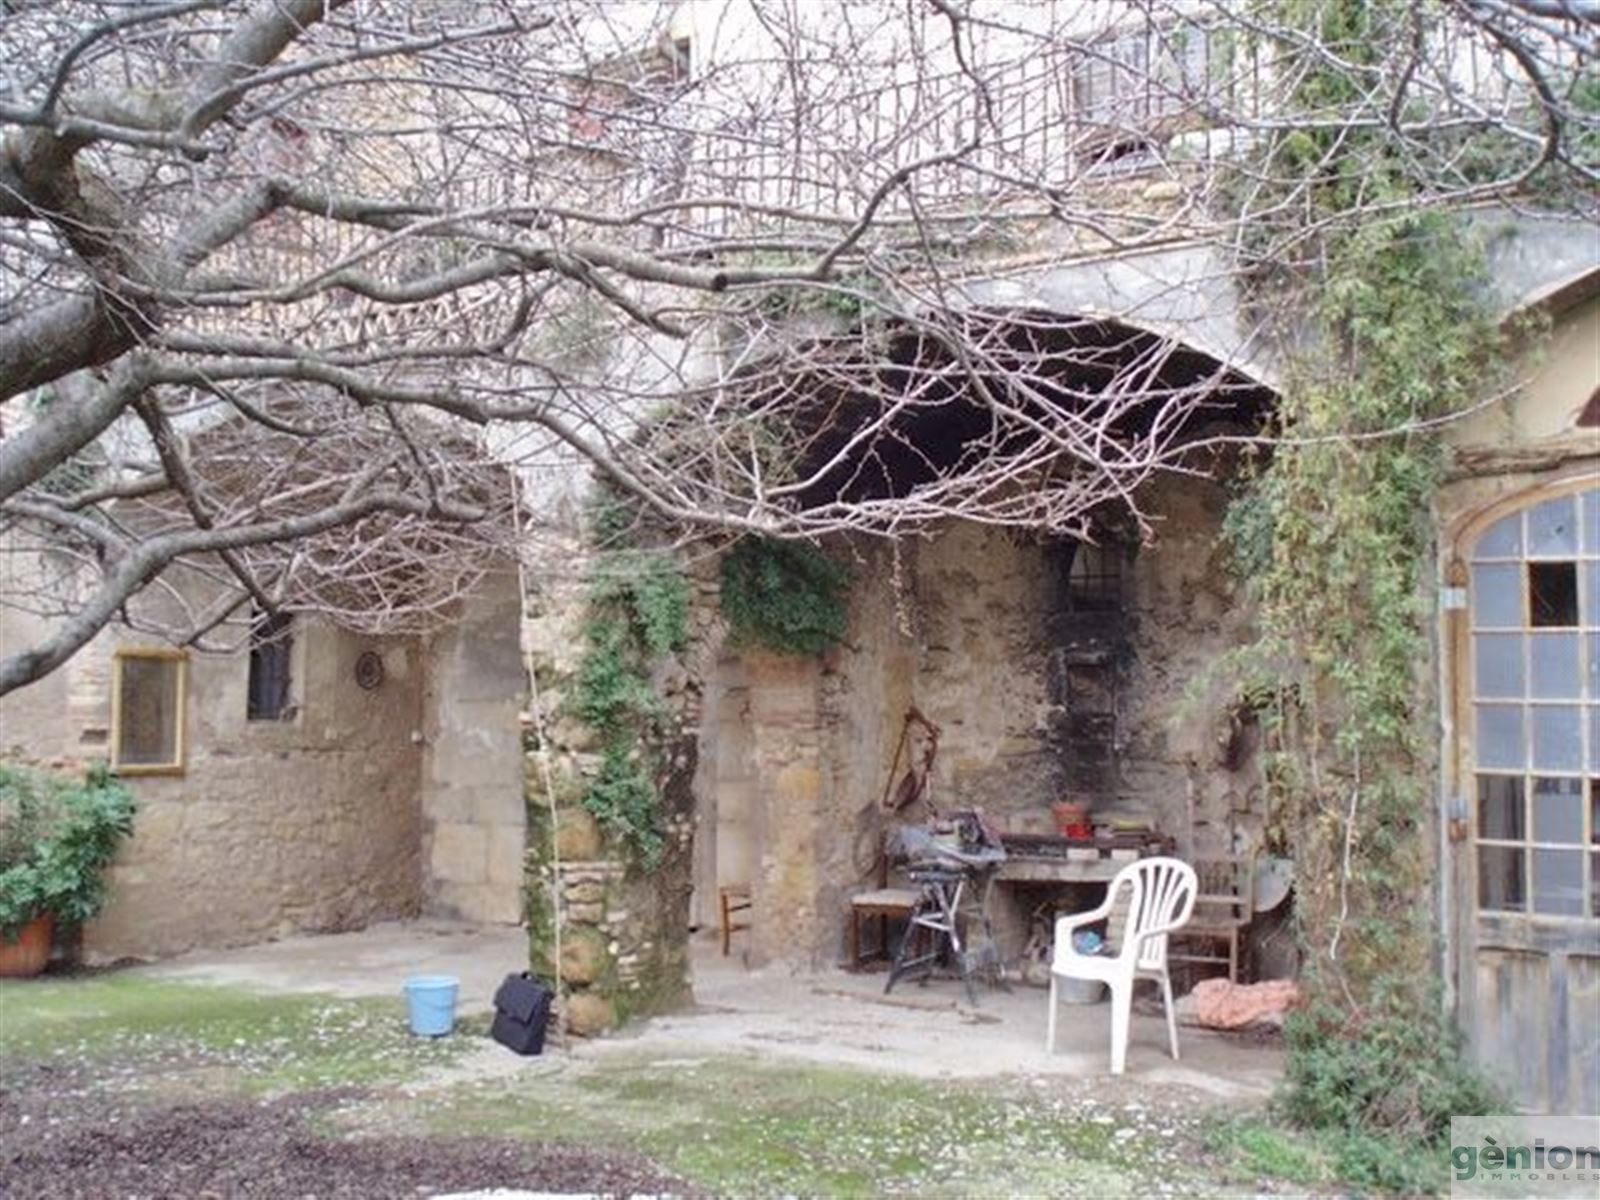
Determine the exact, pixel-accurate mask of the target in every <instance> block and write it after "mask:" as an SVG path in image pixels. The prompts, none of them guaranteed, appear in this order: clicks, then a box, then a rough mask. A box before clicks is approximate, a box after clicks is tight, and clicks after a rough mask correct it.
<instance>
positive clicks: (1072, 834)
mask: <svg viewBox="0 0 1600 1200" xmlns="http://www.w3.org/2000/svg"><path fill="white" fill-rule="evenodd" d="M1050 815H1051V816H1052V817H1054V818H1055V822H1056V830H1057V832H1059V833H1060V834H1061V836H1062V837H1068V838H1088V837H1092V836H1094V830H1093V828H1092V827H1091V826H1090V824H1089V806H1088V805H1087V804H1084V803H1083V802H1082V801H1078V800H1057V801H1056V802H1055V803H1054V804H1052V805H1051V806H1050Z"/></svg>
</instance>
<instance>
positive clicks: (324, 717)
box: [0, 624, 423, 961]
mask: <svg viewBox="0 0 1600 1200" xmlns="http://www.w3.org/2000/svg"><path fill="white" fill-rule="evenodd" d="M118 636H119V635H118V633H117V631H115V630H113V631H108V633H107V634H105V635H103V636H102V638H100V639H99V640H98V641H97V643H96V645H95V646H94V647H92V648H91V649H89V650H86V651H84V652H83V653H82V654H80V656H79V660H82V661H78V660H75V669H73V670H72V671H71V672H70V673H69V674H68V676H67V679H66V680H65V681H64V682H65V687H64V688H63V687H62V685H61V684H57V685H55V686H56V688H57V689H59V690H64V691H67V692H69V694H70V695H71V700H70V702H69V704H68V705H67V706H66V707H65V709H64V710H63V709H57V710H54V711H51V710H50V709H49V708H47V707H46V706H45V705H44V704H42V703H40V702H39V699H38V698H37V697H36V696H35V695H34V689H33V688H25V689H22V690H20V691H18V692H15V693H13V694H12V695H10V696H7V697H6V698H5V700H4V701H3V702H0V726H3V728H4V736H3V745H4V749H5V752H6V753H7V755H8V756H10V757H13V758H16V759H23V760H30V761H34V762H41V763H44V764H46V765H51V766H58V767H60V768H63V769H74V770H75V769H79V768H81V767H82V766H83V765H84V764H85V763H86V762H87V761H88V760H90V759H93V758H101V757H104V755H105V753H106V744H105V743H106V737H107V730H108V729H109V726H110V671H109V660H110V652H111V649H112V647H113V644H114V643H115V642H116V640H117V639H118ZM366 650H376V651H377V652H378V653H379V654H381V656H382V660H383V667H384V680H383V683H382V684H381V685H380V686H379V687H377V688H375V689H373V690H371V691H368V690H365V689H363V688H361V687H360V686H358V684H357V683H356V681H355V677H354V664H355V660H356V658H357V656H358V655H359V654H361V653H362V652H363V651H366ZM422 673H423V651H422V647H421V645H420V644H419V643H418V642H417V641H416V640H415V639H384V640H380V639H367V638H357V637H354V636H352V635H349V634H345V633H341V632H340V631H338V630H335V629H332V628H330V627H328V626H325V625H318V624H307V625H305V626H304V627H303V628H302V629H300V630H299V632H298V636H297V637H296V642H295V654H294V667H293V674H294V678H295V681H296V683H295V693H296V697H297V711H296V712H295V714H294V716H293V718H292V719H290V720H284V721H250V720H247V719H246V704H245V685H246V671H245V670H244V664H243V661H242V656H225V657H219V656H206V655H198V654H196V655H193V656H191V658H190V663H189V702H188V705H187V709H188V713H187V718H188V738H187V742H188V755H187V762H186V764H185V767H184V770H183V773H182V774H178V775H153V776H139V777H136V778H132V779H130V780H129V781H128V782H129V786H130V787H132V789H133V791H134V794H135V796H136V798H137V800H138V803H139V812H138V816H137V818H136V820H135V823H134V834H133V837H132V838H131V839H130V840H129V842H128V843H127V845H126V846H125V847H124V849H123V851H122V853H121V854H120V855H119V856H118V858H117V861H116V863H115V864H114V865H113V867H112V868H111V870H110V873H109V883H110V891H111V900H110V903H109V904H108V906H107V908H106V911H105V913H104V915H103V916H102V917H101V918H100V919H99V920H98V921H95V922H93V923H92V924H91V925H89V926H88V927H87V928H86V929H85V931H84V936H83V950H84V954H85V956H86V957H87V958H88V959H89V960H90V961H96V960H101V961H103V960H114V959H118V958H123V957H128V956H135V957H156V956H161V955H166V954H174V953H177V952H179V951H182V950H186V949H189V948H190V947H193V946H217V945H229V944H234V943H239V942H247V941H252V940H257V939H260V938H264V937H272V936H277V935H280V934H283V933H288V932H291V931H295V930H332V929H347V928H356V927H359V926H361V925H363V924H366V923H368V922H370V921H374V920H381V919H383V918H388V917H399V916H408V915H413V914H415V913H416V912H417V911H418V910H419V907H420V902H421V894H420V885H421V861H420V857H419V854H418V848H419V845H420V837H419V812H418V807H417V777H418V772H419V770H420V768H421V763H422V747H421V745H420V742H419V739H418V738H417V736H416V735H417V733H418V730H419V728H420V718H421V693H422ZM46 682H47V683H49V682H51V681H49V680H47V681H46ZM58 694H59V691H58Z"/></svg>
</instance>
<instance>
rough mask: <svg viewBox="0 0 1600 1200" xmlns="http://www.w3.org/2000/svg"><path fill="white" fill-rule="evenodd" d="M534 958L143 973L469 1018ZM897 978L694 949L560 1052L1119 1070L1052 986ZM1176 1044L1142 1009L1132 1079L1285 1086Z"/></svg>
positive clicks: (249, 950) (443, 950) (980, 1069)
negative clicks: (669, 981)
mask: <svg viewBox="0 0 1600 1200" xmlns="http://www.w3.org/2000/svg"><path fill="white" fill-rule="evenodd" d="M526 961H527V940H526V934H525V933H524V931H522V930H520V929H515V928H507V927H482V926H467V925H453V924H448V923H439V922H395V923H386V924H383V925H378V926H374V927H372V928H370V929H367V930H363V931H360V932H356V933H342V934H329V935H317V936H299V937H291V938H285V939H283V940H281V941H276V942H268V943H263V944H260V945H256V946H249V947H244V948H241V949H235V950H225V951H206V952H195V953H191V954H186V955H183V956H181V957H179V958H174V959H170V960H167V961H165V962H162V963H156V964H151V965H148V966H142V967H138V968H134V969H135V970H136V971H138V972H140V973H144V974H148V975H150V976H152V977H155V978H162V979H174V980H192V981H212V982H217V983H229V984H237V985H243V986H247V987H253V988H260V989H262V990H264V991H272V992H322V993H327V994H331V995H336V996H342V997H359V996H398V995H399V994H400V989H401V984H402V982H403V981H404V979H405V978H406V976H408V975H413V974H450V975H455V976H457V977H458V978H460V980H461V1000H460V1007H461V1011H462V1012H463V1014H468V1015H470V1014H474V1013H482V1012H486V1011H488V1010H489V1008H490V1006H491V1001H492V997H493V994H494V989H495V988H496V987H497V986H498V985H499V983H500V981H501V979H503V978H504V976H505V975H506V974H507V973H508V972H510V971H515V970H519V969H521V968H522V966H523V965H524V964H525V963H526ZM885 978H886V976H885V975H883V974H881V973H878V974H849V973H846V972H843V971H837V970H831V971H821V972H817V973H813V974H803V975H802V974H796V973H794V972H792V971H791V970H789V969H788V968H785V967H765V968H762V969H758V970H748V969H746V968H745V966H744V965H743V964H742V962H741V961H740V959H739V958H738V957H736V956H735V957H731V958H722V957H721V956H720V955H719V954H718V953H717V951H716V948H715V946H713V945H711V944H709V943H702V942H697V944H696V946H695V959H694V995H695V1002H696V1003H695V1006H694V1007H693V1008H692V1009H690V1010H687V1011H684V1012H681V1013H673V1014H669V1015H666V1016H661V1017H656V1018H654V1019H652V1020H649V1021H645V1022H641V1023H639V1024H637V1025H635V1026H632V1027H630V1028H628V1029H626V1030H624V1031H622V1032H620V1033H618V1034H615V1035H613V1036H610V1037H606V1038H601V1039H598V1040H595V1041H582V1040H577V1039H574V1040H573V1041H571V1042H570V1043H569V1044H568V1045H567V1046H566V1047H565V1048H564V1049H563V1048H560V1047H557V1048H555V1049H556V1053H557V1054H566V1055H571V1056H574V1057H577V1058H584V1057H601V1058H603V1057H605V1056H608V1055H614V1054H618V1053H635V1052H638V1051H641V1050H646V1051H649V1052H651V1053H658V1054H672V1053H680V1052H681V1053H684V1054H691V1055H692V1054H696V1053H704V1052H707V1051H716V1052H721V1053H727V1052H730V1051H733V1052H738V1053H743V1054H747V1055H749V1056H751V1057H752V1058H772V1057H777V1058H795V1059H803V1060H805V1061H807V1062H811V1063H815V1064H821V1065H836V1066H851V1067H861V1068H866V1069H870V1070H877V1071H890V1072H898V1073H903V1074H907V1075H911V1076H917V1077H923V1078H948V1079H982V1078H986V1077H997V1076H1006V1075H1020V1076H1038V1077H1081V1078H1085V1079H1087V1078H1094V1077H1104V1076H1107V1075H1108V1072H1109V1062H1108V1038H1109V1024H1110V1021H1109V1013H1108V1009H1107V1007H1106V1005H1105V1004H1103V1003H1102V1004H1097V1005H1087V1006H1070V1005H1067V1006H1063V1009H1062V1017H1061V1026H1060V1045H1059V1049H1058V1052H1057V1053H1056V1054H1054V1055H1047V1054H1046V1052H1045V1046H1044V1040H1045V1021H1046V1015H1047V1014H1046V1008H1047V1002H1046V993H1045V992H1044V991H1043V990H1042V989H1038V988H1031V987H1024V986H1021V985H1013V990H1012V991H1011V992H1009V993H1007V992H1002V991H995V990H991V989H987V988H980V990H979V993H978V1005H977V1007H976V1008H974V1007H971V1006H970V1005H968V1003H967V1002H966V998H965V996H964V995H963V993H962V990H961V986H960V984H959V983H958V982H956V981H955V980H948V979H935V980H932V981H930V982H929V983H928V984H927V985H926V986H921V985H918V984H917V983H915V982H906V983H901V984H897V985H896V987H895V990H894V992H893V994H891V995H889V996H884V995H883V985H884V981H885ZM1179 1042H1180V1047H1181V1050H1182V1059H1181V1061H1177V1062H1174V1061H1173V1060H1172V1059H1171V1058H1170V1057H1168V1055H1167V1051H1166V1030H1165V1023H1164V1021H1163V1020H1162V1018H1161V1017H1159V1016H1148V1015H1139V1013H1138V1012H1137V1009H1136V1013H1135V1016H1134V1019H1133V1039H1132V1045H1131V1047H1130V1050H1129V1055H1128V1073H1127V1077H1126V1083H1127V1084H1128V1085H1131V1086H1138V1087H1141V1088H1142V1087H1149V1088H1153V1089H1156V1090H1160V1089H1162V1088H1166V1087H1169V1086H1173V1085H1179V1086H1182V1087H1185V1088H1189V1089H1193V1090H1194V1091H1196V1092H1199V1093H1203V1094H1206V1095H1209V1096H1212V1097H1215V1098H1217V1099H1218V1100H1220V1101H1223V1102H1228V1101H1234V1102H1239V1103H1244V1104H1249V1103H1254V1102H1258V1101H1261V1100H1263V1099H1265V1098H1266V1097H1267V1096H1268V1095H1269V1094H1270V1093H1271V1091H1272V1089H1273V1088H1274V1087H1275V1086H1276V1084H1277V1082H1278V1080H1279V1078H1280V1077H1281V1073H1282V1061H1283V1060H1282V1053H1281V1051H1280V1050H1279V1049H1277V1048H1276V1047H1275V1046H1270V1045H1262V1044H1259V1043H1257V1042H1254V1041H1252V1040H1249V1039H1243V1038H1239V1037H1235V1036H1229V1035H1222V1034H1217V1033H1212V1032H1209V1031H1206V1030H1201V1029H1196V1028H1189V1027H1181V1028H1180V1030H1179ZM538 1069H540V1060H538V1059H533V1060H524V1059H520V1058H517V1057H516V1056H514V1055H511V1054H508V1053H506V1052H505V1051H504V1050H502V1049H501V1048H500V1047H498V1046H496V1045H494V1044H493V1043H489V1042H486V1043H485V1044H484V1045H483V1046H482V1047H481V1048H480V1049H478V1050H475V1051H474V1052H473V1053H472V1054H470V1055H469V1056H467V1058H466V1059H465V1060H463V1061H462V1062H460V1063H459V1064H457V1065H456V1066H455V1067H453V1068H452V1072H459V1073H460V1074H461V1075H462V1076H465V1077H482V1076H497V1075H505V1074H513V1073H517V1072H521V1071H527V1070H538Z"/></svg>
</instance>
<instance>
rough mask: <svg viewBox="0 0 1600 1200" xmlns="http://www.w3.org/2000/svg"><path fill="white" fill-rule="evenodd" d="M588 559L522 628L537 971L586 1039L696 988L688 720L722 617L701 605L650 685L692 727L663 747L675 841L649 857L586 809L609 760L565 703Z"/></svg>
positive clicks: (666, 810)
mask: <svg viewBox="0 0 1600 1200" xmlns="http://www.w3.org/2000/svg"><path fill="white" fill-rule="evenodd" d="M584 561H585V559H584V555H583V554H582V552H581V551H580V550H579V549H578V548H577V547H576V545H574V546H573V547H572V549H571V552H570V554H569V555H568V556H567V558H566V559H565V565H566V567H567V568H568V569H567V570H566V571H564V572H562V573H560V574H557V575H553V576H551V577H549V578H547V579H545V580H544V581H543V582H542V584H541V586H540V589H539V594H538V595H537V596H535V597H532V598H530V601H529V609H530V611H531V612H532V614H533V615H532V616H531V617H530V618H529V619H528V620H527V622H526V623H525V626H524V638H525V643H526V645H527V646H528V648H529V654H530V660H531V662H532V669H533V671H534V674H535V682H536V685H537V688H536V696H535V699H534V705H533V711H532V712H531V713H530V715H529V719H528V721H527V723H526V728H525V733H524V744H525V752H524V756H523V758H524V765H523V777H524V785H523V796H524V799H525V802H526V805H527V828H528V850H527V855H526V864H525V868H526V889H527V890H526V896H525V905H526V912H527V917H528V935H529V948H530V957H531V960H532V964H533V970H534V972H535V974H537V975H539V976H541V977H542V978H544V979H546V980H550V981H555V982H556V985H557V987H556V990H557V997H558V998H557V1012H558V1015H559V1019H560V1021H561V1023H562V1025H563V1027H564V1028H565V1029H566V1031H567V1032H569V1033H572V1034H576V1035H579V1036H583V1037H590V1036H594V1035H596V1034H600V1033H603V1032H605V1031H606V1030H608V1029H610V1028H612V1027H614V1026H615V1025H617V1024H619V1023H620V1022H622V1021H624V1020H627V1019H628V1018H629V1017H632V1016H637V1015H644V1014H648V1013H652V1012H660V1011H663V1010H666V1009H670V1008H672V1007H674V1006H676V1005H678V1004H680V1003H682V1002H683V1001H684V1000H686V999H687V998H688V995H689V962H688V933H689V894H690V886H691V883H690V864H691V858H692V854H693V841H694V828H693V821H694V791H693V788H692V786H691V783H692V780H693V778H694V776H695V771H696V758H697V743H696V739H695V737H694V733H693V731H694V730H695V729H696V727H697V726H698V724H699V721H700V711H701V710H700V692H701V689H700V685H699V682H698V679H699V672H698V671H695V670H691V669H690V668H689V667H688V666H686V665H685V664H686V662H693V661H695V660H696V658H697V656H698V654H699V653H700V648H701V647H703V646H705V645H707V644H708V643H709V641H710V639H711V638H712V637H713V636H714V631H715V623H714V620H713V618H712V617H711V615H710V612H709V610H708V609H707V607H706V606H705V605H704V604H702V605H700V606H698V607H699V611H698V614H697V618H696V621H695V624H694V627H693V629H692V631H691V639H690V645H689V647H688V648H687V649H686V650H685V651H684V652H683V655H682V657H669V658H668V660H667V661H665V662H663V663H661V664H659V665H658V667H657V670H656V678H655V680H654V687H655V690H656V692H657V693H658V694H659V695H660V696H661V697H662V699H663V700H664V702H665V704H666V705H667V707H668V709H669V711H670V712H671V713H672V714H673V718H674V721H675V723H676V725H677V727H678V728H679V729H682V730H684V731H686V733H685V734H684V735H683V736H680V737H677V738H675V739H673V740H671V741H670V742H669V744H667V745H665V746H663V747H661V748H660V750H661V758H662V773H661V775H660V776H659V777H658V779H657V780H656V783H657V790H658V800H659V803H660V806H661V818H662V829H663V832H664V833H665V842H666V844H665V848H664V850H663V852H662V855H661V858H660V861H659V862H657V863H655V864H654V865H652V866H649V867H646V866H644V865H642V864H640V863H639V861H638V860H637V858H636V856H635V855H634V854H633V853H632V852H631V850H630V849H629V848H628V847H627V846H625V845H624V844H622V842H621V841H620V840H619V839H618V838H617V837H616V836H614V835H613V833H612V832H611V831H608V830H606V829H604V828H603V827H602V826H601V825H600V823H599V822H597V821H596V819H595V818H594V817H593V816H592V815H591V814H590V813H589V811H588V810H587V809H586V808H584V807H583V796H584V791H585V789H586V786H587V781H588V780H589V779H591V778H592V777H593V775H594V774H595V772H596V771H598V769H599V767H600V761H601V760H600V756H599V755H598V754H596V753H594V750H595V739H594V733H593V731H592V730H590V729H589V728H588V727H587V726H585V725H584V724H583V723H582V722H581V721H579V720H578V719H576V718H575V717H574V716H573V715H572V714H571V713H570V712H568V711H567V708H566V705H565V701H566V698H567V695H568V692H569V690H570V687H571V683H572V679H573V676H574V674H575V673H576V671H577V669H578V664H579V662H580V660H581V655H582V648H583V645H584V640H583V633H582V625H583V619H584V615H585V608H584V602H583V595H584V586H585V585H584V582H583V570H582V564H583V563H584Z"/></svg>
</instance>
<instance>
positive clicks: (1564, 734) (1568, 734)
mask: <svg viewBox="0 0 1600 1200" xmlns="http://www.w3.org/2000/svg"><path fill="white" fill-rule="evenodd" d="M1528 715H1529V717H1530V719H1531V723H1532V725H1533V766H1534V769H1535V770H1543V771H1581V770H1582V769H1583V742H1582V740H1581V738H1582V734H1581V732H1580V730H1581V728H1582V726H1581V725H1580V724H1579V716H1580V713H1579V710H1578V706H1577V705H1575V704H1562V705H1540V706H1538V707H1536V708H1530V709H1529V710H1528Z"/></svg>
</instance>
